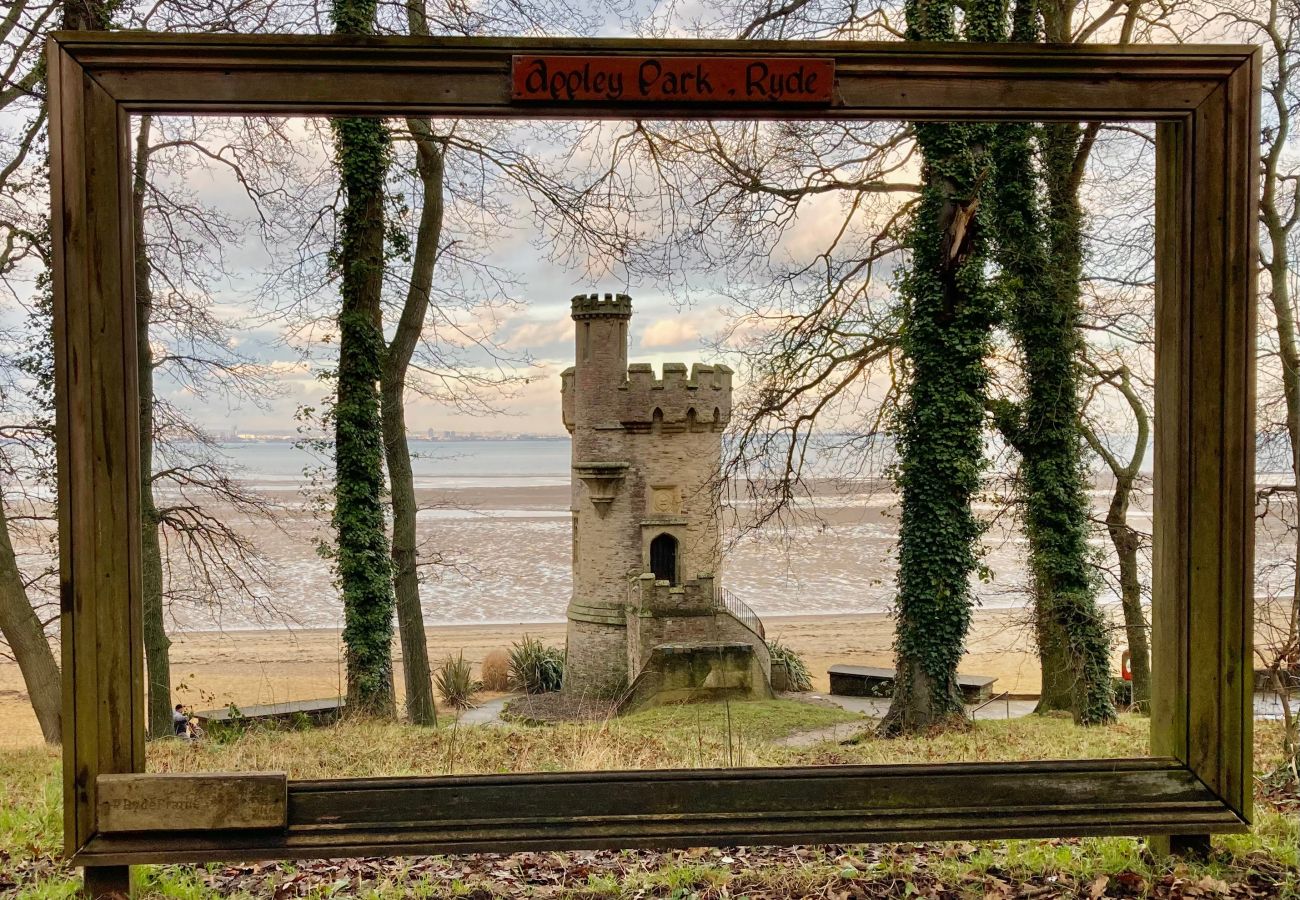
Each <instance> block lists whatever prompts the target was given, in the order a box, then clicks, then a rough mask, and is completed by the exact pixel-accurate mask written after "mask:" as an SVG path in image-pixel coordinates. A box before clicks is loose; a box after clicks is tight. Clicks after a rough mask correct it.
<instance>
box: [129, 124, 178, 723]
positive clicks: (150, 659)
mask: <svg viewBox="0 0 1300 900" xmlns="http://www.w3.org/2000/svg"><path fill="white" fill-rule="evenodd" d="M152 126H153V117H152V116H141V117H140V131H139V133H138V134H137V135H136V140H135V160H134V169H133V173H132V176H133V177H132V182H131V210H132V216H133V228H134V229H135V337H136V364H137V366H138V368H139V379H138V380H139V383H140V527H141V530H142V534H141V542H140V549H141V566H140V572H141V578H142V580H143V582H144V584H143V587H144V594H143V598H142V601H141V603H142V606H143V609H142V616H141V618H142V620H143V626H144V660H145V671H146V678H147V679H148V680H147V682H146V686H147V689H148V694H149V703H148V705H149V717H148V722H149V734H150V736H151V737H155V738H158V737H164V736H166V735H168V734H171V730H172V673H171V652H170V650H171V639H170V638H168V637H167V629H166V624H165V622H164V620H163V585H162V580H163V579H162V545H161V543H160V540H159V537H158V524H159V523H158V507H157V505H156V504H155V503H154V496H153V454H154V421H153V420H154V415H153V412H154V410H153V406H154V392H153V370H154V359H153V348H152V346H151V345H150V344H149V324H150V321H151V320H152V318H153V290H152V288H151V287H150V271H149V253H148V248H147V247H146V246H145V241H144V207H145V194H146V190H147V186H148V178H149V136H150V132H151V130H152Z"/></svg>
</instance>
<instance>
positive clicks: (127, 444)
mask: <svg viewBox="0 0 1300 900" xmlns="http://www.w3.org/2000/svg"><path fill="white" fill-rule="evenodd" d="M49 73H50V137H51V153H50V180H51V194H52V204H53V217H54V221H53V227H52V234H53V244H54V266H53V276H54V334H55V341H54V346H55V383H56V411H57V426H56V428H57V432H56V433H57V444H58V462H59V510H60V517H59V522H60V525H59V528H60V543H61V553H60V556H59V565H60V571H59V582H60V583H59V588H60V606H61V631H62V641H63V662H64V665H63V681H64V706H63V708H64V730H63V756H64V758H63V765H64V845H65V848H66V850H67V852H68V853H69V854H73V853H76V852H77V851H78V850H79V849H81V847H83V846H84V845H85V843H86V842H87V841H88V840H89V839H90V838H91V837H92V836H93V835H94V834H95V831H96V828H95V801H96V785H95V779H96V777H97V776H99V775H101V774H107V773H117V772H137V771H143V769H144V717H143V711H144V680H143V671H142V669H143V660H142V640H141V628H140V609H141V607H140V595H141V581H140V571H139V559H140V508H139V490H140V467H139V421H140V417H139V415H138V412H137V411H138V409H139V394H138V391H137V389H136V364H135V355H134V353H127V352H126V348H129V347H131V346H133V344H134V333H135V289H134V281H133V279H134V271H133V267H132V265H131V260H132V259H133V250H132V233H131V226H130V218H129V217H130V204H129V203H128V202H127V197H128V196H129V185H128V181H127V174H128V172H129V168H130V167H129V150H128V148H129V142H128V133H129V125H130V117H129V115H128V114H127V112H126V111H125V110H124V109H123V108H122V107H121V106H120V105H119V104H118V103H117V101H116V100H115V99H114V98H113V97H112V96H111V95H110V94H108V93H107V92H106V91H105V90H104V89H103V88H102V87H100V86H99V84H98V83H97V82H95V80H94V79H92V78H90V77H89V76H88V74H87V73H86V72H85V71H84V69H82V68H81V67H80V66H78V65H76V63H75V62H74V61H72V60H71V59H69V58H68V57H67V56H66V54H62V53H59V52H58V50H57V47H52V48H51V53H50V57H49ZM113 868H114V869H116V868H117V867H113ZM86 877H87V884H88V885H96V884H101V883H102V884H105V885H107V884H118V883H120V882H121V880H122V877H123V876H122V873H121V872H116V874H115V873H114V872H110V871H105V872H100V873H97V872H95V871H94V869H93V868H88V869H87V876H86Z"/></svg>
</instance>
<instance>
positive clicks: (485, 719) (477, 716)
mask: <svg viewBox="0 0 1300 900" xmlns="http://www.w3.org/2000/svg"><path fill="white" fill-rule="evenodd" d="M513 699H515V695H514V694H507V695H505V696H504V697H497V698H496V699H495V700H489V701H488V702H487V703H484V704H482V705H481V706H475V707H473V708H471V709H462V710H461V711H460V715H458V716H457V717H456V724H458V725H501V724H504V723H503V722H502V720H501V713H502V711H503V710H505V707H506V704H507V703H509V702H510V701H511V700H513Z"/></svg>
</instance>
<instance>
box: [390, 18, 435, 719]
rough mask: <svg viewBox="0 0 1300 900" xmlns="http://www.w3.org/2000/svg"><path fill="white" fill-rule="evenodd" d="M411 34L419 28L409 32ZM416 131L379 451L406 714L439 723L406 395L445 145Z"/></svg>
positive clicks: (417, 124) (417, 125)
mask: <svg viewBox="0 0 1300 900" xmlns="http://www.w3.org/2000/svg"><path fill="white" fill-rule="evenodd" d="M412 33H416V29H413V30H412ZM407 127H409V128H410V129H411V134H412V135H414V136H415V146H416V170H417V171H418V172H419V175H420V182H421V185H422V186H423V191H424V197H423V200H424V205H423V208H422V210H421V212H420V224H419V229H418V231H417V234H416V242H415V256H414V263H413V265H412V270H411V282H410V287H409V288H408V289H407V292H406V302H405V303H404V304H403V306H402V314H401V317H400V318H399V320H398V323H397V329H396V331H395V332H394V334H393V340H392V342H391V343H390V344H389V345H388V353H387V355H386V356H385V358H384V368H383V373H382V374H381V375H380V380H379V396H380V409H381V415H382V418H383V428H384V453H385V454H386V456H387V463H388V489H389V496H390V498H391V500H392V504H393V541H392V555H393V591H394V594H395V595H396V601H397V629H398V633H399V634H400V636H401V640H402V672H403V676H404V680H405V684H406V716H407V718H408V719H409V720H410V721H411V722H412V723H414V724H416V725H437V724H438V713H437V710H436V708H435V706H434V699H433V679H432V673H431V672H430V669H429V648H428V645H427V644H426V642H425V634H424V612H423V611H422V610H421V608H420V581H419V578H418V577H417V572H416V534H415V513H416V503H415V480H414V477H413V475H412V472H411V450H410V446H409V445H408V443H407V440H406V410H405V407H404V405H403V399H404V395H405V391H406V373H407V369H408V367H409V366H410V362H411V355H412V354H413V353H414V352H415V346H416V343H417V342H418V341H419V338H420V329H421V327H422V326H423V324H424V317H425V314H426V313H427V312H428V309H429V289H430V287H431V285H432V283H433V267H434V263H435V262H436V261H437V258H438V244H439V241H440V240H441V237H442V216H443V197H442V177H443V157H442V150H441V148H439V147H438V146H437V144H436V143H435V142H434V141H433V139H432V136H431V134H430V131H429V123H428V122H427V121H426V120H422V119H408V120H407Z"/></svg>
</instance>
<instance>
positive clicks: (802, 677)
mask: <svg viewBox="0 0 1300 900" xmlns="http://www.w3.org/2000/svg"><path fill="white" fill-rule="evenodd" d="M767 652H768V653H770V654H771V656H772V661H773V662H783V663H785V670H786V672H787V673H789V674H788V679H789V684H790V690H792V691H811V690H812V675H811V674H809V672H808V666H807V665H806V664H805V663H804V661H803V657H802V656H800V655H799V654H798V653H797V652H796V651H795V650H794V649H792V648H790V647H787V646H786V645H785V644H783V643H781V639H780V638H773V639H772V640H770V641H768V642H767Z"/></svg>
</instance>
